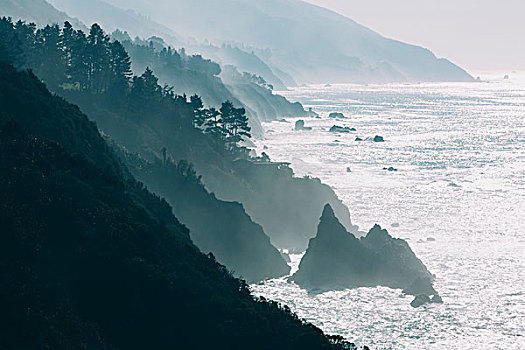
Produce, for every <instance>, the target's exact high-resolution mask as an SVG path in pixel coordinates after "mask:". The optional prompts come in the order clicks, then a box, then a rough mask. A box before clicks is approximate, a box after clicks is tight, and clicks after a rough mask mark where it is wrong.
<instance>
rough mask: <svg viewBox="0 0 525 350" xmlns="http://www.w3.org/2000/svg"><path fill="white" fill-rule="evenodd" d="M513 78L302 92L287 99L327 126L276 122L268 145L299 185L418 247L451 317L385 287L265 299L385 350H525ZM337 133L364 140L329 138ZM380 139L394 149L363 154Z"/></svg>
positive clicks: (365, 226) (282, 282) (284, 291)
mask: <svg viewBox="0 0 525 350" xmlns="http://www.w3.org/2000/svg"><path fill="white" fill-rule="evenodd" d="M502 77H503V75H498V76H497V77H492V79H489V80H488V82H483V83H467V84H463V83H432V84H412V85H403V84H392V85H369V86H363V85H332V86H324V85H315V86H308V87H301V88H297V89H293V90H291V91H288V92H284V93H283V94H285V95H286V97H288V98H289V99H291V100H297V101H300V102H302V103H304V104H305V105H306V106H307V107H313V109H314V110H315V111H317V112H319V113H320V114H321V119H305V122H306V125H307V126H312V127H313V130H312V131H293V127H294V124H293V123H294V122H295V120H292V119H291V120H289V122H272V123H267V124H265V125H264V127H265V129H266V134H265V140H260V141H259V142H258V148H259V149H258V151H259V152H262V151H264V152H266V153H267V154H268V155H269V156H270V157H271V158H272V160H275V161H291V162H292V167H293V169H294V171H295V173H296V174H297V175H299V176H303V175H309V176H314V177H319V178H321V179H322V180H323V182H325V183H327V184H329V185H331V186H333V187H334V189H335V190H336V192H337V194H338V195H339V196H340V197H341V198H342V199H343V201H344V202H345V204H346V205H347V206H348V207H349V208H350V211H351V214H352V220H353V222H354V223H355V224H357V225H359V226H360V228H361V230H363V231H368V230H369V229H370V228H371V227H372V226H373V224H375V223H378V224H380V225H382V226H383V227H384V228H387V229H388V231H389V232H390V233H391V234H392V235H393V236H395V237H399V238H404V239H407V240H408V242H409V244H410V246H411V247H412V249H413V250H414V252H415V253H416V254H417V256H418V257H419V258H420V259H421V260H422V261H423V262H424V263H425V264H426V266H427V267H428V268H429V270H430V271H431V272H432V273H434V274H435V275H436V281H435V287H436V289H437V290H438V292H439V293H440V295H441V296H442V297H443V300H444V302H445V303H444V304H443V305H436V304H432V305H429V306H424V307H421V308H419V309H413V308H412V307H411V306H410V305H409V304H410V301H411V300H412V299H411V297H403V296H402V295H401V291H400V290H392V289H388V288H383V287H380V288H359V289H353V290H344V291H338V292H328V293H323V294H320V295H308V294H307V292H306V291H304V290H302V289H300V288H299V287H297V286H296V285H295V284H292V283H288V282H286V278H282V279H276V280H270V281H267V282H265V283H262V284H259V285H253V286H252V287H251V288H252V290H253V291H254V293H255V294H256V295H264V296H265V297H268V298H270V299H274V300H277V301H281V302H283V303H286V304H287V305H289V306H290V307H291V308H292V309H293V310H294V311H296V312H297V313H298V314H299V316H300V317H302V318H305V319H306V320H308V321H310V322H312V323H314V324H316V325H318V326H320V327H321V328H322V329H323V330H325V331H326V332H328V333H330V334H340V335H343V336H345V337H346V338H348V340H350V341H357V342H359V343H362V344H367V345H369V346H372V347H373V348H378V349H444V348H449V349H478V348H479V349H523V348H525V283H524V282H523V281H524V280H525V76H520V75H517V74H514V75H511V79H509V80H503V79H502ZM329 112H343V113H344V114H345V116H346V118H345V119H338V120H336V119H329V118H328V113H329ZM334 124H335V125H339V126H349V127H354V128H356V129H357V132H355V133H350V134H334V133H330V132H328V129H329V128H330V127H331V126H332V125H334ZM375 135H381V136H383V137H384V138H385V141H386V142H384V143H374V142H372V141H363V142H356V141H355V139H356V137H358V136H359V137H360V138H362V139H365V138H366V137H374V136H375ZM264 146H266V148H265V149H263V147H264ZM347 167H349V168H350V170H351V172H347ZM385 167H386V168H388V167H393V168H396V169H398V171H385V170H383V168H385ZM429 238H431V239H430V240H429ZM433 239H435V241H434V240H433ZM292 258H293V259H292V260H293V261H292V264H293V265H294V266H295V267H296V266H297V264H298V263H299V260H300V256H292Z"/></svg>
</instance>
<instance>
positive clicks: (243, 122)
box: [220, 101, 251, 148]
mask: <svg viewBox="0 0 525 350" xmlns="http://www.w3.org/2000/svg"><path fill="white" fill-rule="evenodd" d="M220 112H221V116H222V120H223V125H222V128H223V132H224V134H225V135H226V142H227V143H228V144H229V146H230V147H232V148H234V147H235V146H236V145H237V144H238V143H239V142H240V141H242V140H243V139H245V138H250V137H251V134H250V131H251V128H250V126H249V125H248V117H247V116H246V110H245V109H244V108H235V107H234V106H233V103H231V102H230V101H226V102H224V103H223V104H222V106H221V109H220Z"/></svg>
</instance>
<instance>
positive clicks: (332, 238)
mask: <svg viewBox="0 0 525 350" xmlns="http://www.w3.org/2000/svg"><path fill="white" fill-rule="evenodd" d="M432 278H433V276H432V274H431V273H430V272H429V271H428V270H427V268H426V267H425V265H424V264H423V263H422V262H421V260H419V259H418V258H417V257H416V255H415V254H414V253H413V252H412V250H411V249H410V246H409V245H408V243H407V242H406V241H404V240H402V239H397V238H393V237H392V236H390V235H389V234H388V232H387V231H386V230H383V229H381V227H380V226H378V225H376V226H374V227H373V228H372V229H371V230H370V232H368V234H367V235H366V236H365V237H362V238H360V239H358V238H356V237H355V236H354V235H353V234H351V233H349V232H348V231H347V230H346V229H345V228H344V227H343V225H341V223H340V222H339V220H338V219H337V218H336V216H335V214H334V212H333V210H332V208H331V207H330V206H329V205H326V206H325V208H324V211H323V215H322V217H321V220H320V223H319V227H318V231H317V236H316V237H315V238H312V239H311V240H310V244H309V246H308V250H307V251H306V254H305V255H304V257H303V259H302V261H301V264H300V265H299V270H298V271H297V272H296V273H295V274H294V275H293V276H292V277H291V279H292V280H293V281H295V282H296V283H297V284H299V285H301V286H303V287H306V288H316V289H339V288H352V287H372V286H378V285H381V286H387V287H391V288H400V289H403V288H406V292H407V293H409V294H414V295H417V294H422V293H425V294H428V295H434V294H437V293H436V292H435V291H434V289H433V288H432V284H431V281H432ZM419 279H421V280H422V281H423V282H421V281H419ZM427 281H428V285H426V284H425V283H424V282H427ZM421 286H423V287H428V288H419V287H421Z"/></svg>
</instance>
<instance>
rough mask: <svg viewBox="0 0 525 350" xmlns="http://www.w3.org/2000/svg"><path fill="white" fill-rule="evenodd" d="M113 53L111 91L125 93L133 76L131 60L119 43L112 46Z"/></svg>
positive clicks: (115, 42) (113, 43)
mask: <svg viewBox="0 0 525 350" xmlns="http://www.w3.org/2000/svg"><path fill="white" fill-rule="evenodd" d="M110 51H111V62H110V64H111V84H110V88H111V90H115V91H121V92H125V91H127V89H128V87H129V82H130V80H131V77H132V76H133V72H132V71H131V58H130V57H129V55H128V53H127V52H126V50H125V49H124V47H123V46H122V44H121V43H120V42H119V41H114V42H112V43H111V44H110Z"/></svg>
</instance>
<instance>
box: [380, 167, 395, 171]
mask: <svg viewBox="0 0 525 350" xmlns="http://www.w3.org/2000/svg"><path fill="white" fill-rule="evenodd" d="M383 170H387V171H397V169H396V168H394V167H389V168H383Z"/></svg>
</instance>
